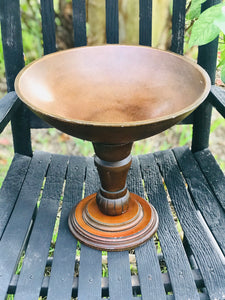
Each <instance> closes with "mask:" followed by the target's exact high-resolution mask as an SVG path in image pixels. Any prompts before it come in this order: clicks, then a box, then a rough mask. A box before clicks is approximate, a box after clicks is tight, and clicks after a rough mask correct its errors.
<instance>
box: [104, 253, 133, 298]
mask: <svg viewBox="0 0 225 300" xmlns="http://www.w3.org/2000/svg"><path fill="white" fill-rule="evenodd" d="M108 268H109V296H110V300H117V299H131V298H132V296H133V295H132V286H131V273H130V262H129V255H128V251H122V252H108Z"/></svg>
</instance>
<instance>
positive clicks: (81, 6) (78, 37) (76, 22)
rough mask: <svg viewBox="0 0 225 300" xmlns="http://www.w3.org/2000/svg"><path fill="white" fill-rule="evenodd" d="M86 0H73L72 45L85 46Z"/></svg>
mask: <svg viewBox="0 0 225 300" xmlns="http://www.w3.org/2000/svg"><path fill="white" fill-rule="evenodd" d="M85 3H86V1H85V0H73V30H74V46H75V47H80V46H86V45H87V37H86V5H85Z"/></svg>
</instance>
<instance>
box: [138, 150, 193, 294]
mask: <svg viewBox="0 0 225 300" xmlns="http://www.w3.org/2000/svg"><path fill="white" fill-rule="evenodd" d="M140 162H141V169H142V173H143V178H144V181H145V189H146V192H147V195H148V198H149V201H150V202H151V203H152V204H153V206H154V207H155V208H156V210H157V212H158V214H159V228H158V231H157V234H158V238H159V242H160V246H161V248H162V253H163V255H164V259H165V263H166V266H167V269H168V272H169V276H170V279H171V284H172V290H173V294H174V296H175V298H177V299H182V298H188V297H190V299H199V295H198V292H197V288H196V285H195V282H194V278H193V275H192V272H191V268H190V265H189V262H188V259H187V256H186V253H185V251H184V248H183V245H182V242H181V239H180V236H179V234H178V232H177V230H176V227H175V223H174V220H173V216H172V213H171V210H170V207H169V203H168V200H167V195H166V192H165V189H164V186H163V183H162V177H161V175H160V172H159V169H158V166H157V165H156V162H155V160H154V157H153V155H151V154H149V155H143V156H140ZM175 182H176V181H174V183H175ZM180 200H181V201H183V199H180ZM168 228H169V230H168ZM175 257H176V259H174V258H175Z"/></svg>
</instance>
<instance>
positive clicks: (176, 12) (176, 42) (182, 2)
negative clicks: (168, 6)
mask: <svg viewBox="0 0 225 300" xmlns="http://www.w3.org/2000/svg"><path fill="white" fill-rule="evenodd" d="M185 8H186V0H179V1H173V16H172V41H171V48H170V50H171V51H173V52H176V53H178V54H183V47H184V28H185Z"/></svg>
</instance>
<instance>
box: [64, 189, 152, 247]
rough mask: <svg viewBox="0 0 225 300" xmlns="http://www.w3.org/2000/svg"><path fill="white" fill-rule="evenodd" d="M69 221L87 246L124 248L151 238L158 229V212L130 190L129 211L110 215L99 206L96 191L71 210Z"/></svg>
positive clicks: (134, 245)
mask: <svg viewBox="0 0 225 300" xmlns="http://www.w3.org/2000/svg"><path fill="white" fill-rule="evenodd" d="M68 224H69V228H70V231H71V232H72V234H73V235H74V236H75V237H76V238H77V239H78V240H79V241H81V242H82V243H84V244H86V245H87V246H90V247H92V248H96V249H99V250H107V251H121V250H128V249H132V248H135V247H137V246H139V245H141V244H143V243H144V242H146V241H147V240H149V239H150V238H151V237H152V236H153V235H154V233H155V232H156V230H157V228H158V215H157V212H156V210H155V208H154V207H153V206H152V205H151V204H149V203H148V202H147V201H146V200H144V199H143V198H141V197H140V196H138V195H136V194H133V193H130V202H129V209H128V211H127V212H125V213H124V214H122V215H119V216H108V215H105V214H103V213H102V212H101V211H100V210H99V209H98V206H97V203H96V194H92V195H90V196H88V197H86V198H84V199H83V200H82V201H80V202H79V203H78V205H77V206H76V207H74V208H73V209H72V210H71V212H70V215H69V218H68Z"/></svg>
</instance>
